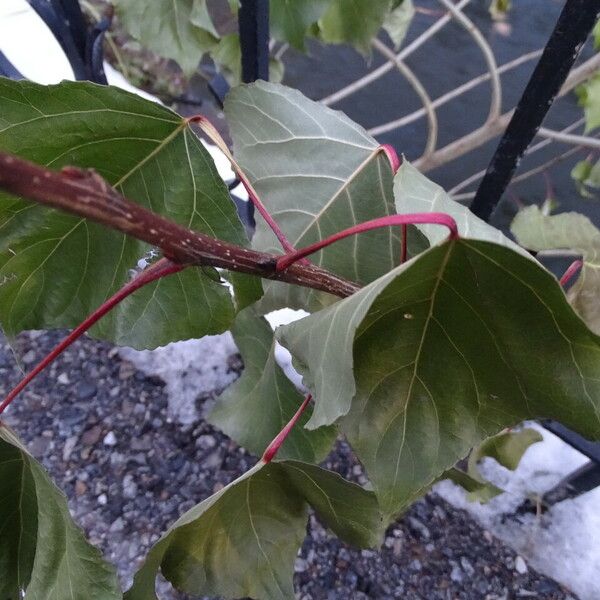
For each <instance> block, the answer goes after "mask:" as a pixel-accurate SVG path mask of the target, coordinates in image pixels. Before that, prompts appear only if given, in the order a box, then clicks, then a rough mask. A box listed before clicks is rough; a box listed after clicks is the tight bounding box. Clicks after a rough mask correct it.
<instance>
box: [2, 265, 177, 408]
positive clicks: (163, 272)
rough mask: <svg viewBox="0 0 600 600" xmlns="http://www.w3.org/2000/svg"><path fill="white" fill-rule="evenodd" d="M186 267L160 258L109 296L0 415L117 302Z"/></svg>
mask: <svg viewBox="0 0 600 600" xmlns="http://www.w3.org/2000/svg"><path fill="white" fill-rule="evenodd" d="M186 266H187V265H182V264H178V263H174V262H172V261H171V260H169V259H168V258H161V259H160V260H158V261H156V262H155V263H154V264H152V265H150V266H149V267H148V268H146V269H145V270H144V271H142V272H141V273H140V274H139V275H137V276H136V277H135V278H134V279H132V280H131V281H130V282H128V283H127V284H125V285H124V286H123V287H122V288H121V289H120V290H119V291H118V292H117V293H116V294H114V295H113V296H111V297H110V298H109V299H108V300H106V302H104V303H103V304H102V305H101V306H100V307H99V308H97V309H96V310H95V311H94V312H93V313H92V314H91V315H90V316H89V317H88V318H87V319H86V320H85V321H83V322H82V323H81V324H80V325H78V326H77V327H76V328H75V329H73V331H72V332H71V333H70V334H69V335H68V336H67V337H66V338H65V339H64V340H63V341H62V342H60V344H58V345H57V346H55V347H54V348H53V349H52V350H51V351H50V352H49V353H48V354H47V355H46V356H45V357H44V358H43V359H42V360H41V361H40V362H39V363H38V364H37V365H36V366H35V367H34V368H33V369H32V370H31V371H30V372H29V373H27V375H25V377H23V379H21V381H19V383H18V384H17V385H16V386H15V387H14V388H13V389H12V390H11V391H10V392H9V393H8V395H7V396H6V398H4V400H3V401H2V403H0V415H1V414H2V413H3V412H4V410H5V409H6V407H7V406H8V405H9V404H10V403H11V402H12V401H13V400H14V399H15V397H16V396H17V395H18V394H19V393H20V392H21V391H22V390H23V388H25V387H26V386H27V385H28V384H29V383H30V382H31V381H32V380H33V379H34V378H35V377H36V376H37V375H38V374H39V373H41V372H42V371H43V370H44V369H45V368H46V367H47V366H48V365H49V364H50V363H51V362H53V361H54V360H55V359H56V358H57V357H58V356H59V355H60V354H62V352H64V351H65V350H66V349H67V348H68V347H69V346H70V345H71V344H72V343H73V342H74V341H75V340H77V339H78V338H79V337H81V336H82V335H83V334H84V333H85V332H86V331H87V330H88V329H89V328H90V327H92V325H94V324H95V323H96V322H97V321H99V320H100V319H101V318H102V317H103V316H104V315H105V314H107V313H108V312H109V311H110V310H112V309H113V308H114V307H115V306H116V305H117V304H119V302H121V301H123V300H124V299H125V298H127V296H129V295H130V294H133V292H135V291H136V290H139V289H140V288H141V287H143V286H144V285H146V284H148V283H151V282H153V281H156V280H157V279H160V278H161V277H166V276H167V275H171V274H173V273H177V272H179V271H181V270H182V269H185V267H186Z"/></svg>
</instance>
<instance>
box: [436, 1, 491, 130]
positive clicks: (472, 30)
mask: <svg viewBox="0 0 600 600" xmlns="http://www.w3.org/2000/svg"><path fill="white" fill-rule="evenodd" d="M439 1H440V2H441V3H442V4H443V5H444V6H445V7H446V8H447V9H448V10H449V11H450V12H451V13H452V16H453V17H454V18H455V19H456V20H457V21H458V22H459V23H460V24H461V25H462V26H463V27H464V28H465V29H466V30H467V31H468V32H469V34H470V35H471V37H472V38H473V40H474V41H475V43H476V44H477V45H478V46H479V49H480V50H481V52H482V54H483V57H484V59H485V62H486V64H487V68H488V71H489V74H490V80H491V84H492V97H491V99H490V112H489V114H488V118H487V121H486V123H490V122H491V121H494V120H495V119H497V118H498V117H499V116H500V112H501V110H502V86H501V84H500V75H499V74H498V65H497V64H496V58H495V57H494V53H493V52H492V49H491V48H490V45H489V44H488V43H487V41H486V39H485V38H484V37H483V35H481V31H479V29H477V27H475V25H474V24H473V22H472V21H471V20H470V19H469V18H467V17H466V16H465V14H464V13H463V12H462V10H461V9H460V8H458V7H457V6H455V5H454V4H453V3H452V2H451V1H450V0H439Z"/></svg>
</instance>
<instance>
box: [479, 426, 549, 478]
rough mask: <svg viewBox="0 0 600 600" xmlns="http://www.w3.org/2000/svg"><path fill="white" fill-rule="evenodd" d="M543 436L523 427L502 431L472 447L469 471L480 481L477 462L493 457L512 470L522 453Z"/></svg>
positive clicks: (519, 460) (517, 463)
mask: <svg viewBox="0 0 600 600" xmlns="http://www.w3.org/2000/svg"><path fill="white" fill-rule="evenodd" d="M543 439H544V437H543V436H542V434H541V433H540V432H539V431H536V430H535V429H530V428H527V427H526V428H525V429H521V430H520V431H503V432H501V433H499V434H497V435H493V436H492V437H490V438H488V439H487V440H484V441H483V442H482V443H481V444H479V445H478V446H476V447H475V448H473V451H472V452H471V454H470V455H469V473H470V474H471V475H472V476H473V477H476V478H479V479H480V480H481V481H484V478H483V476H482V475H481V473H480V472H479V467H478V463H479V461H480V460H482V459H483V458H486V457H487V458H493V459H494V460H495V461H496V462H497V463H498V464H500V465H502V466H503V467H505V468H507V469H510V470H511V471H514V470H515V469H516V468H517V467H518V466H519V463H520V462H521V459H522V458H523V454H525V452H526V451H527V449H528V448H529V447H530V446H531V445H532V444H537V443H538V442H541V441H543Z"/></svg>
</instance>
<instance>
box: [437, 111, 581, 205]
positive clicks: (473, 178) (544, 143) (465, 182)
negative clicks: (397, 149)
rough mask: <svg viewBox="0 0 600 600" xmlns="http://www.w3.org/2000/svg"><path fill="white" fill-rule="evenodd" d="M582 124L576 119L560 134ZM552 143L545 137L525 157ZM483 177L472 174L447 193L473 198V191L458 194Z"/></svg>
mask: <svg viewBox="0 0 600 600" xmlns="http://www.w3.org/2000/svg"><path fill="white" fill-rule="evenodd" d="M584 122H585V119H584V118H581V119H577V121H575V122H574V123H571V124H570V125H569V126H567V127H565V128H564V129H562V130H561V132H562V133H570V132H571V131H573V130H575V129H577V128H578V127H581V125H583V123H584ZM553 141H554V140H552V139H551V138H549V137H547V138H545V139H543V140H542V141H541V142H538V143H537V144H534V145H533V146H529V148H527V151H526V152H525V156H529V155H531V154H533V153H534V152H537V151H539V150H542V148H545V147H546V146H548V145H550V144H551V143H552V142H553ZM484 175H485V169H482V170H481V171H478V172H477V173H474V174H473V175H471V176H470V177H467V179H465V180H463V181H461V182H460V183H458V184H456V185H455V186H454V187H453V188H452V189H450V190H449V191H448V193H449V194H450V195H451V196H452V197H453V198H454V199H455V200H457V199H462V200H464V199H468V198H473V197H474V195H475V191H473V192H468V193H466V194H458V192H460V190H462V189H464V188H466V187H467V186H469V185H471V184H472V183H475V182H476V181H479V180H480V179H481V178H482V177H483V176H484ZM515 179H516V178H515ZM513 182H514V180H513Z"/></svg>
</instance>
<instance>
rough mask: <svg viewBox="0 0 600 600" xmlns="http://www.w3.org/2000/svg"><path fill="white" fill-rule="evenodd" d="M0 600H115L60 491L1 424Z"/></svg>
mask: <svg viewBox="0 0 600 600" xmlns="http://www.w3.org/2000/svg"><path fill="white" fill-rule="evenodd" d="M0 498H2V502H0V531H1V532H2V536H1V537H0V598H2V600H17V599H18V598H22V597H23V596H22V595H21V590H25V592H26V593H25V596H24V597H25V599H26V600H118V599H120V598H122V594H121V591H120V588H119V583H118V580H117V576H116V573H115V571H114V569H113V568H112V567H110V566H109V565H108V564H107V563H105V562H104V560H103V559H102V556H101V554H100V552H99V551H98V549H96V548H95V547H94V546H92V545H91V544H89V543H88V542H87V541H86V540H85V538H84V536H83V533H82V532H81V530H80V529H79V528H78V527H77V525H75V523H74V522H73V520H72V519H71V516H70V514H69V509H68V508H67V502H66V500H65V497H64V496H63V494H62V492H60V491H59V490H58V489H57V487H56V486H55V485H54V484H53V483H52V481H50V478H49V477H48V475H47V474H46V472H45V471H44V469H43V468H42V466H41V465H40V464H39V463H38V462H37V461H36V460H34V459H33V457H32V456H30V455H29V453H28V452H27V451H26V450H25V448H24V447H23V445H22V444H21V442H20V441H19V440H18V439H17V437H16V436H15V434H14V433H13V432H12V431H10V430H9V429H8V428H7V427H6V426H5V425H3V424H1V423H0Z"/></svg>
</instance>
